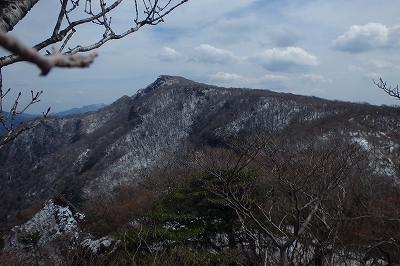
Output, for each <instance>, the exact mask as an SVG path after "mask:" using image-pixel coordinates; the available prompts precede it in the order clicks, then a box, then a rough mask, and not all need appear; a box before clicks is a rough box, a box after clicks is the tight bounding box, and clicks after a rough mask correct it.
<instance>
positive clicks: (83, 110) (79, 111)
mask: <svg viewBox="0 0 400 266" xmlns="http://www.w3.org/2000/svg"><path fill="white" fill-rule="evenodd" d="M106 106H107V105H106V104H104V103H100V104H90V105H85V106H83V107H81V108H72V109H69V110H66V111H62V112H58V113H50V116H67V115H75V114H84V113H87V112H95V111H98V110H99V109H100V108H103V107H106Z"/></svg>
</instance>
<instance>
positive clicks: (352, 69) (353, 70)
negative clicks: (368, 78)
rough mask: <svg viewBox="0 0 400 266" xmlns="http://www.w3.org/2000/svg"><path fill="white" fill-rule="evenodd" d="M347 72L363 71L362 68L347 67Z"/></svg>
mask: <svg viewBox="0 0 400 266" xmlns="http://www.w3.org/2000/svg"><path fill="white" fill-rule="evenodd" d="M347 70H349V71H351V72H356V71H364V70H363V68H362V67H358V66H348V67H347Z"/></svg>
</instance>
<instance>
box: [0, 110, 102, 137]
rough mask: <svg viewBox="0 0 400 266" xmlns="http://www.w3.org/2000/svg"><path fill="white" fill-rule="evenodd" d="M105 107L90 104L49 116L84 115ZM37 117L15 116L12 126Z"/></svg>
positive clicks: (1, 128)
mask: <svg viewBox="0 0 400 266" xmlns="http://www.w3.org/2000/svg"><path fill="white" fill-rule="evenodd" d="M105 106H107V105H106V104H104V103H100V104H90V105H85V106H83V107H81V108H72V109H69V110H66V111H61V112H58V113H50V114H49V115H50V116H58V117H61V116H67V115H74V114H84V113H87V112H95V111H98V110H99V109H100V108H103V107H105ZM8 114H9V113H8V112H5V111H3V117H7V116H8ZM39 116H41V115H35V114H25V113H24V114H20V115H16V116H15V120H14V125H19V124H21V123H23V122H25V121H28V120H30V119H34V118H36V117H39ZM7 125H8V126H10V125H11V117H10V118H9V119H8V123H7ZM5 132H6V129H5V128H4V127H1V126H0V135H1V134H4V133H5Z"/></svg>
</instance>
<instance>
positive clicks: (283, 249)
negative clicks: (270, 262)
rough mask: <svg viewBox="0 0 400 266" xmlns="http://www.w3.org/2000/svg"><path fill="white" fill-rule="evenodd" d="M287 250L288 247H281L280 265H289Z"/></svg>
mask: <svg viewBox="0 0 400 266" xmlns="http://www.w3.org/2000/svg"><path fill="white" fill-rule="evenodd" d="M286 250H287V247H280V248H279V259H280V265H281V266H287V265H289V262H288V257H287V252H286Z"/></svg>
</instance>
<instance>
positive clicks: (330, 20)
mask: <svg viewBox="0 0 400 266" xmlns="http://www.w3.org/2000/svg"><path fill="white" fill-rule="evenodd" d="M81 1H82V0H81ZM95 1H96V2H97V0H92V2H95ZM175 1H176V2H177V0H175ZM59 5H60V4H59V1H54V0H40V1H39V3H38V4H36V5H35V6H34V7H33V9H32V10H31V11H30V12H29V13H28V15H27V16H26V18H24V19H23V20H22V21H21V22H20V23H19V24H18V25H17V26H16V27H15V29H14V30H13V31H12V34H14V35H15V36H17V37H18V38H20V39H21V40H22V41H23V42H24V43H26V44H27V45H31V46H32V45H34V44H36V43H38V42H40V41H41V40H43V39H44V38H47V37H48V36H49V35H51V32H52V28H53V25H54V23H55V20H56V18H57V15H58V9H59ZM399 10H400V1H398V0H386V1H378V0H351V1H349V0H335V1H332V0H308V1H305V0H304V1H303V0H271V1H268V0H262V1H260V0H189V1H188V2H187V3H185V4H184V5H183V6H181V7H179V8H178V9H176V10H174V11H173V12H172V13H171V14H169V15H168V16H167V17H165V22H163V23H161V24H159V25H157V26H146V27H143V28H142V29H140V30H139V31H138V32H136V33H134V34H131V35H129V36H127V37H125V38H123V39H121V40H116V41H111V42H109V43H107V44H105V45H104V46H102V47H100V48H99V49H97V50H96V51H97V53H98V54H99V56H98V57H97V58H96V59H95V62H94V64H93V65H91V66H90V67H89V68H87V69H53V70H51V72H50V73H49V74H48V75H47V76H46V77H41V76H39V70H38V69H37V67H36V66H34V65H31V64H29V63H25V62H21V63H16V64H13V65H10V66H7V67H4V68H3V70H2V73H3V84H4V87H7V88H8V87H10V88H11V89H12V92H11V94H10V95H9V96H8V97H7V98H6V99H4V103H5V108H4V109H6V108H9V106H10V105H11V104H12V103H13V97H15V95H16V94H17V93H18V92H22V98H21V103H20V105H21V107H22V105H23V104H24V102H26V101H28V100H29V98H30V91H31V90H34V91H41V90H43V94H42V96H41V102H40V103H38V104H35V105H34V106H31V107H30V108H29V109H28V111H27V112H28V113H41V112H42V111H45V110H46V109H47V107H51V108H52V111H54V112H59V111H63V110H67V109H70V108H74V107H81V106H84V105H89V104H97V103H105V104H110V103H112V102H114V101H115V100H117V99H119V98H120V97H122V96H124V95H128V96H132V95H134V94H135V93H136V92H137V90H138V89H141V88H145V87H146V86H147V85H149V84H150V83H152V82H153V81H154V80H155V79H157V77H158V76H159V75H173V76H182V77H184V78H187V79H190V80H193V81H197V82H201V83H206V84H210V85H217V86H221V87H240V88H252V89H268V90H272V91H277V92H285V93H293V94H300V95H310V96H316V97H320V98H325V99H330V100H341V101H349V102H367V103H370V104H374V105H382V104H385V105H397V104H399V103H400V102H398V100H396V99H395V98H393V97H390V96H388V95H387V94H386V93H385V92H383V91H382V90H380V89H378V88H377V87H376V86H375V85H374V82H373V81H374V80H375V81H377V80H379V78H380V77H382V78H383V79H384V80H385V81H387V83H388V85H392V86H395V85H397V84H400V75H399V74H400V19H399V16H398V12H399ZM133 15H134V6H133V3H132V1H128V0H125V2H123V6H122V8H121V9H120V10H116V11H115V12H113V14H112V17H113V18H112V25H113V27H115V28H114V30H115V31H116V32H117V33H118V32H122V31H124V30H126V29H128V28H130V27H133V26H134V22H133V19H134V17H133ZM93 26H94V27H96V25H87V26H85V27H83V28H78V29H77V33H76V34H75V35H74V37H73V38H72V39H71V42H70V45H71V47H73V46H74V44H82V45H85V44H90V42H93V40H97V39H98V38H99V36H101V34H102V32H101V31H98V30H97V28H98V27H97V28H93ZM55 47H56V48H58V46H57V45H55ZM5 54H6V53H5V52H4V51H2V52H1V55H5ZM5 111H7V110H5Z"/></svg>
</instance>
